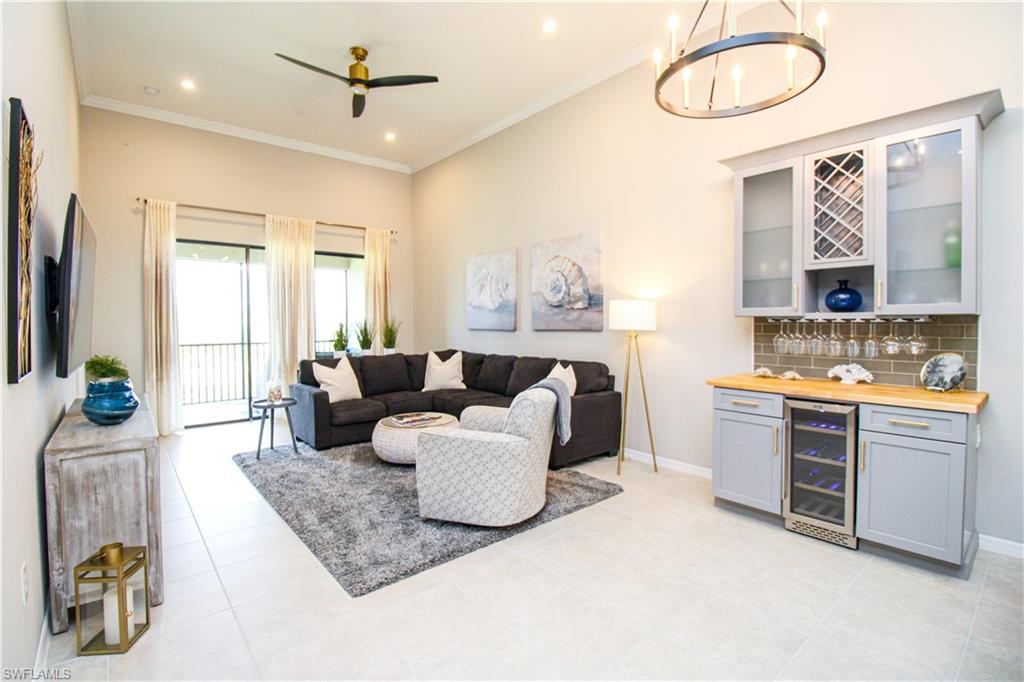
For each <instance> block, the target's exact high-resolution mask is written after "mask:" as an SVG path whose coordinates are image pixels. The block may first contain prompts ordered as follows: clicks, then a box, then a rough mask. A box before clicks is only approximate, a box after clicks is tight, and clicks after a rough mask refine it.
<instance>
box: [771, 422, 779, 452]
mask: <svg viewBox="0 0 1024 682" xmlns="http://www.w3.org/2000/svg"><path fill="white" fill-rule="evenodd" d="M772 454H774V455H778V454H779V427H778V426H773V427H772Z"/></svg>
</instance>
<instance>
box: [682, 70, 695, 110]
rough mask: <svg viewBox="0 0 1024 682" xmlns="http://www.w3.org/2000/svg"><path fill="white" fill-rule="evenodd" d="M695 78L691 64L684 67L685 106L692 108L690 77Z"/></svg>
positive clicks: (685, 107)
mask: <svg viewBox="0 0 1024 682" xmlns="http://www.w3.org/2000/svg"><path fill="white" fill-rule="evenodd" d="M691 78H693V69H691V68H690V67H689V66H684V67H683V108H684V109H689V108H690V79H691Z"/></svg>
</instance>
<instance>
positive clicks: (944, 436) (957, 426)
mask: <svg viewBox="0 0 1024 682" xmlns="http://www.w3.org/2000/svg"><path fill="white" fill-rule="evenodd" d="M860 429H861V431H875V432H878V433H895V434H898V435H901V436H915V437H917V438H931V439H933V440H944V441H949V442H950V443H966V442H967V415H966V414H958V413H956V412H936V411H935V410H912V409H909V408H905V407H886V406H885V405H861V406H860Z"/></svg>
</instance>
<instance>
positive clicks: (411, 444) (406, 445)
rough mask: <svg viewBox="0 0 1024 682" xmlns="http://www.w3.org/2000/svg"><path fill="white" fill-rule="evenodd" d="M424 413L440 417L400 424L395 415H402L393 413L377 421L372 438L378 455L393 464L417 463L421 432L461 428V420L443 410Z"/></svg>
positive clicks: (374, 449)
mask: <svg viewBox="0 0 1024 682" xmlns="http://www.w3.org/2000/svg"><path fill="white" fill-rule="evenodd" d="M423 414H425V415H430V416H434V415H436V416H437V417H438V419H436V420H433V421H431V422H429V423H427V424H419V425H415V426H400V425H399V424H398V423H397V422H396V421H395V420H394V417H400V416H402V415H392V416H391V417H384V419H381V420H380V421H379V422H377V426H375V427H374V428H373V438H372V442H373V451H374V452H375V453H377V456H378V457H380V458H381V459H382V460H384V461H385V462H391V463H392V464H415V463H416V443H417V441H418V440H419V436H420V434H421V433H423V432H424V431H429V430H430V429H436V428H442V427H443V428H447V429H457V428H459V420H458V419H457V418H455V417H453V416H452V415H450V414H443V413H441V412H424V413H423Z"/></svg>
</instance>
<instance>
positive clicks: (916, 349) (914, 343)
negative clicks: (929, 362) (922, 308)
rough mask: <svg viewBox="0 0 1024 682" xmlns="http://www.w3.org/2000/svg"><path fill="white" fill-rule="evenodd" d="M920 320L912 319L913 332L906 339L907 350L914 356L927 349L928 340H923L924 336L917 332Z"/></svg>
mask: <svg viewBox="0 0 1024 682" xmlns="http://www.w3.org/2000/svg"><path fill="white" fill-rule="evenodd" d="M920 322H921V320H914V333H913V334H912V335H911V336H910V338H908V339H907V352H908V353H910V354H911V355H914V356H917V355H920V354H921V353H924V352H925V351H926V350H928V342H927V341H925V339H924V337H922V336H921V334H920V333H919V332H920V324H919V323H920Z"/></svg>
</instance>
